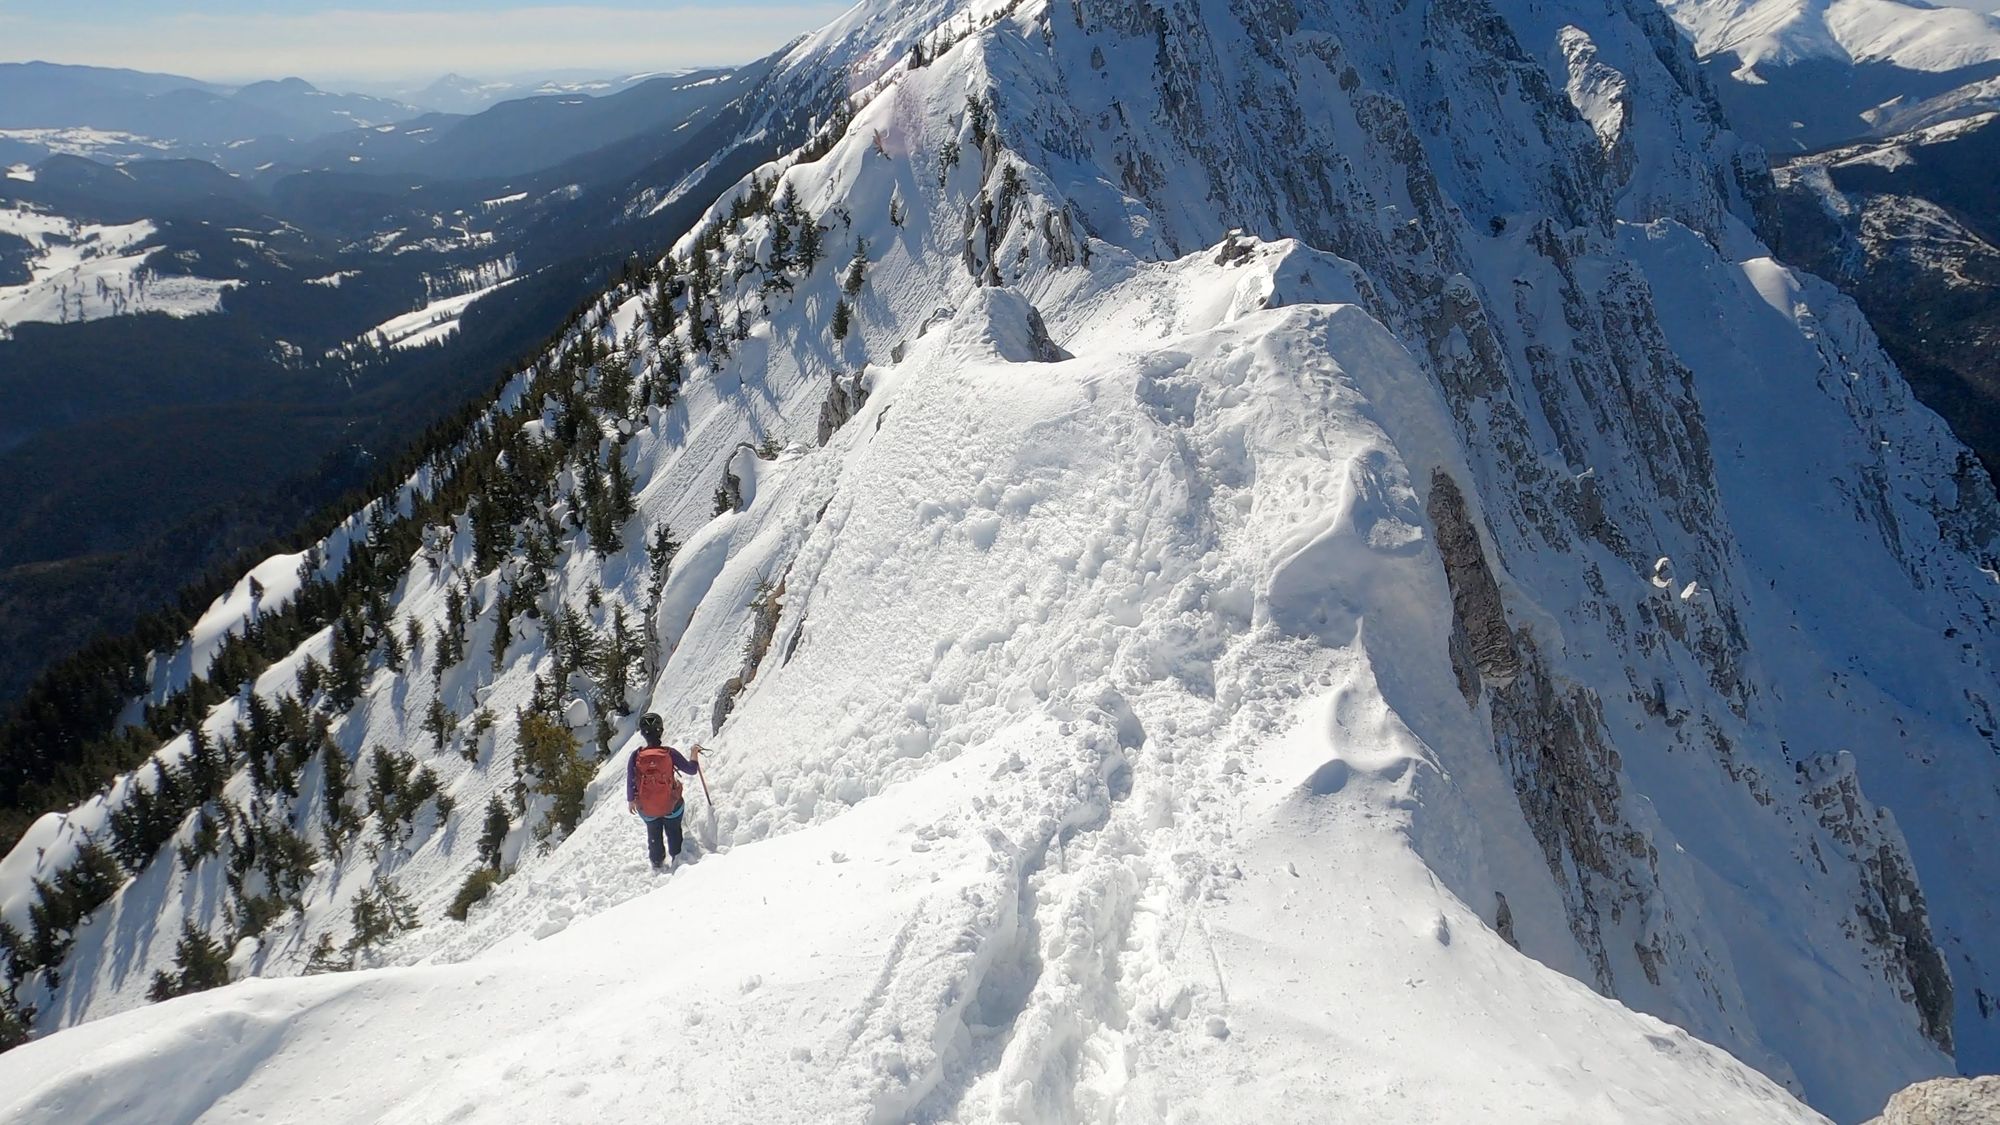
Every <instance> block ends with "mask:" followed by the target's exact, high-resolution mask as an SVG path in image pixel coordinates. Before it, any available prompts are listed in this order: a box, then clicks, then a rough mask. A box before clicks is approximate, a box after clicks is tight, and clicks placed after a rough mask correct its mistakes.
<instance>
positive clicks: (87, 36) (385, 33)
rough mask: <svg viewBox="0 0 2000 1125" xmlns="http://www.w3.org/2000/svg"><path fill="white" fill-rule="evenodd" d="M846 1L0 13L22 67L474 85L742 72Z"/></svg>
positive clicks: (3, 32)
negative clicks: (682, 70)
mask: <svg viewBox="0 0 2000 1125" xmlns="http://www.w3.org/2000/svg"><path fill="white" fill-rule="evenodd" d="M844 8H845V5H842V4H830V3H827V4H811V3H804V4H795V5H757V6H751V5H736V6H732V5H728V4H724V5H718V6H702V7H670V8H656V9H632V8H614V7H604V6H590V7H536V8H516V9H513V10H509V11H497V12H479V13H474V12H442V11H410V12H378V11H323V12H301V13H257V14H250V13H245V14H235V15H227V16H223V15H211V14H203V13H174V12H160V13H158V14H153V15H148V16H140V17H136V18H135V17H132V16H129V15H128V16H125V18H120V19H115V20H114V19H102V20H99V19H93V18H91V17H89V16H87V15H84V16H80V17H70V18H65V19H63V20H60V21H56V20H45V19H36V18H33V17H26V16H16V15H6V14H0V42H4V43H7V44H9V45H10V47H11V48H12V49H11V50H10V51H9V52H8V53H9V54H17V55H18V57H19V58H22V59H28V58H36V59H43V60H46V61H49V62H62V63H80V64H88V65H92V66H121V67H131V68H133V69H135V70H156V71H166V72H170V73H175V74H186V75H189V76H191V77H195V78H203V79H211V80H215V81H223V82H228V81H240V80H246V79H251V78H275V77H281V76H288V75H299V76H301V77H304V78H307V79H310V80H322V79H336V78H353V79H362V80H383V79H401V78H412V77H419V76H426V75H428V76H435V75H438V74H442V73H444V72H446V71H458V72H461V73H466V74H472V75H475V76H480V77H487V76H497V75H507V74H517V73H527V72H548V71H551V70H561V69H573V68H575V69H581V68H589V69H597V70H607V71H620V70H623V71H642V70H666V69H673V68H678V67H690V66H708V65H716V64H724V63H738V62H746V61H748V60H750V59H753V58H757V57H759V56H761V55H764V54H768V53H769V52H771V51H773V50H775V49H777V48H778V47H780V46H783V45H784V44H785V43H786V42H788V41H790V40H791V39H793V38H794V37H796V36H798V35H801V34H803V33H805V32H807V31H810V30H812V29H813V28H815V27H818V26H819V25H820V24H823V23H825V22H827V21H828V20H830V19H832V18H833V17H834V16H835V15H838V14H839V13H840V12H841V11H843V10H844Z"/></svg>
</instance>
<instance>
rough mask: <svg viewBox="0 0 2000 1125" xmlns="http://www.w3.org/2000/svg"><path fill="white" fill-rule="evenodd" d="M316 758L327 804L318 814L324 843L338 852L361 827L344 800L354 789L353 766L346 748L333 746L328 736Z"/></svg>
mask: <svg viewBox="0 0 2000 1125" xmlns="http://www.w3.org/2000/svg"><path fill="white" fill-rule="evenodd" d="M319 760H320V775H321V779H322V782H323V784H324V786H325V790H326V803H325V805H324V806H323V807H322V809H321V813H320V815H321V819H322V822H323V823H324V824H325V826H326V838H327V842H328V843H329V844H330V845H331V846H332V847H333V850H334V854H335V855H339V854H340V851H341V849H342V847H343V846H345V844H346V841H347V840H348V838H349V837H351V836H353V835H354V833H355V832H356V831H357V830H358V829H359V828H360V827H361V822H360V818H359V817H358V816H356V815H355V812H354V809H353V807H352V806H351V805H350V804H349V803H348V800H347V795H348V794H349V793H350V792H352V791H353V789H354V766H353V764H352V763H350V762H349V761H348V760H347V753H346V751H344V750H342V749H341V748H340V747H338V746H336V745H334V743H333V740H331V739H326V740H323V741H321V743H320V747H319Z"/></svg>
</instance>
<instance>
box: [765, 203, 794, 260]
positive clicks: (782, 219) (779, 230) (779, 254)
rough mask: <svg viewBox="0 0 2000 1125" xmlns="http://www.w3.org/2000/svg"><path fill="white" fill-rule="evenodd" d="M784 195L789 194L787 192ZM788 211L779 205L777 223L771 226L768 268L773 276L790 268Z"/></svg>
mask: <svg viewBox="0 0 2000 1125" xmlns="http://www.w3.org/2000/svg"><path fill="white" fill-rule="evenodd" d="M786 194H787V195H789V194H790V192H789V190H788V191H787V193H786ZM788 211H789V208H788V207H785V206H783V205H781V206H780V207H779V209H778V216H777V222H775V223H773V224H772V226H771V261H770V266H769V268H770V271H771V273H772V274H774V275H782V274H784V273H786V272H788V271H789V270H790V269H791V268H792V224H791V222H790V221H789V219H788V218H787V217H786V213H787V212H788Z"/></svg>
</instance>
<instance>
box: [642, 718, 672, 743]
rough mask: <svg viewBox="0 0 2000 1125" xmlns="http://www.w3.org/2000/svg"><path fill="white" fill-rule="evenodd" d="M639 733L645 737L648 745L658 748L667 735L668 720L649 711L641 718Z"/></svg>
mask: <svg viewBox="0 0 2000 1125" xmlns="http://www.w3.org/2000/svg"><path fill="white" fill-rule="evenodd" d="M639 733H640V734H642V735H644V736H645V738H646V745H648V746H658V745H660V739H661V738H663V737H665V735H666V733H667V724H666V720H664V719H662V718H660V717H659V716H658V715H655V714H653V713H652V712H651V711H648V712H646V713H645V714H644V715H641V716H639Z"/></svg>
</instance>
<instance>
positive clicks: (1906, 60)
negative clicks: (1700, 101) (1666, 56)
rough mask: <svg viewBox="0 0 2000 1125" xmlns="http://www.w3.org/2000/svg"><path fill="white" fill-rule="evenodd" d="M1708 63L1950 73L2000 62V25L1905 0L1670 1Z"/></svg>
mask: <svg viewBox="0 0 2000 1125" xmlns="http://www.w3.org/2000/svg"><path fill="white" fill-rule="evenodd" d="M1664 6H1665V8H1666V9H1667V10H1668V11H1669V12H1671V13H1672V14H1673V17H1674V19H1675V21H1677V22H1678V23H1679V24H1680V25H1681V26H1682V27H1684V28H1686V29H1687V31H1688V34H1689V35H1690V36H1691V37H1692V38H1693V39H1694V43H1695V49H1696V50H1697V51H1699V52H1700V53H1701V54H1702V55H1703V56H1704V57H1706V56H1709V55H1732V54H1733V55H1735V56H1736V57H1737V59H1738V60H1739V65H1740V67H1741V70H1742V72H1745V73H1754V72H1755V69H1756V67H1758V66H1759V65H1773V66H1784V65H1787V64H1791V63H1798V62H1806V61H1812V60H1831V61H1834V62H1852V63H1878V62H1879V63H1891V64H1894V65H1896V66H1899V67H1903V68H1905V69H1908V70H1915V71H1928V72H1937V71H1950V70H1957V69H1960V68H1961V67H1968V66H1974V65H1977V64H1980V63H1988V62H1994V61H1996V60H2000V19H1996V18H1995V17H1993V16H1991V15H1988V14H1986V13H1984V12H1975V11H1972V10H1970V9H1967V8H1962V7H1951V6H1933V5H1931V4H1926V3H1903V2H1900V0H1664Z"/></svg>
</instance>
